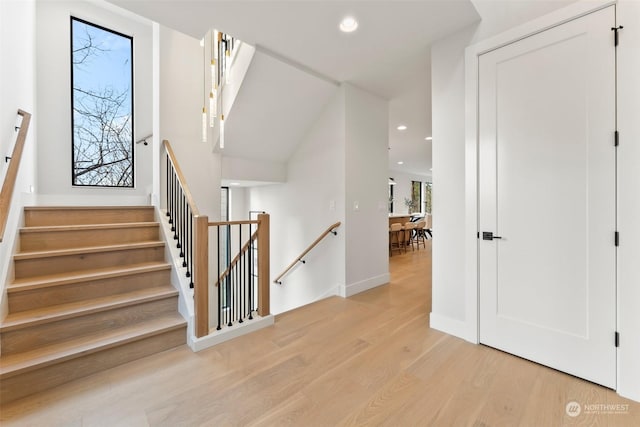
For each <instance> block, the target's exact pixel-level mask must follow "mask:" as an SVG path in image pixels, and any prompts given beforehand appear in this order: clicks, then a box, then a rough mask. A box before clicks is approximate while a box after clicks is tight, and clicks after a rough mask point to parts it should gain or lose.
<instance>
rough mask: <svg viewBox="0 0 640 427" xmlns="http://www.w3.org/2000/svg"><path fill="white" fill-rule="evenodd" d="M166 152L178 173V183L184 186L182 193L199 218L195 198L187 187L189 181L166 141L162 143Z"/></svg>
mask: <svg viewBox="0 0 640 427" xmlns="http://www.w3.org/2000/svg"><path fill="white" fill-rule="evenodd" d="M162 144H163V145H164V148H165V150H166V151H167V155H168V156H169V160H171V164H172V165H173V169H174V170H175V171H176V175H177V176H178V181H180V184H182V191H183V192H184V195H185V197H186V198H187V203H189V206H191V210H192V211H193V215H195V216H198V215H200V214H199V213H198V207H197V206H196V203H195V201H194V200H193V196H191V191H190V190H189V186H188V185H187V180H186V179H185V177H184V174H183V173H182V169H180V165H179V164H178V159H177V158H176V156H175V154H173V149H172V148H171V143H170V142H169V141H167V140H166V139H165V140H163V141H162Z"/></svg>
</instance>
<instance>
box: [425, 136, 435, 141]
mask: <svg viewBox="0 0 640 427" xmlns="http://www.w3.org/2000/svg"><path fill="white" fill-rule="evenodd" d="M432 139H433V137H432V136H428V137H426V138H425V139H424V140H425V141H431V140H432Z"/></svg>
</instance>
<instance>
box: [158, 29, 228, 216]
mask: <svg viewBox="0 0 640 427" xmlns="http://www.w3.org/2000/svg"><path fill="white" fill-rule="evenodd" d="M202 54H203V48H202V47H200V41H199V40H197V39H194V38H193V37H190V36H187V35H184V34H182V33H179V32H177V31H173V30H171V29H169V28H166V27H161V28H160V140H163V139H166V140H169V142H170V143H171V147H172V148H173V151H174V153H175V155H176V157H177V159H178V163H179V165H180V167H181V169H182V172H183V173H184V175H185V179H186V181H187V185H188V186H189V189H190V190H191V193H192V195H193V198H194V200H195V203H196V205H197V207H198V210H199V211H200V214H202V215H207V216H209V220H210V221H217V220H219V219H220V170H221V167H220V156H219V155H218V154H216V153H214V152H213V151H212V144H211V141H208V142H202V104H203V91H202V90H203V89H202V73H203V61H202ZM207 102H208V101H207ZM164 176H165V175H164V173H163V174H162V177H161V179H162V180H164V179H165V178H164ZM163 182H164V181H163ZM161 200H163V204H162V206H165V205H164V196H163V195H161Z"/></svg>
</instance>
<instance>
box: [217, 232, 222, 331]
mask: <svg viewBox="0 0 640 427" xmlns="http://www.w3.org/2000/svg"><path fill="white" fill-rule="evenodd" d="M216 238H217V240H218V246H216V247H217V250H216V258H218V262H217V264H218V269H217V270H216V281H217V282H218V286H217V288H218V326H217V327H216V330H218V331H219V330H220V329H222V328H221V327H220V316H221V312H222V310H221V308H220V307H222V296H221V292H220V287H221V286H222V283H220V282H219V280H220V226H216Z"/></svg>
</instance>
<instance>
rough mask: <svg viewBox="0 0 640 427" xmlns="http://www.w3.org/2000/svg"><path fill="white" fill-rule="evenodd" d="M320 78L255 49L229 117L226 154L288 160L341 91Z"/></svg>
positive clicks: (226, 128) (226, 125)
mask: <svg viewBox="0 0 640 427" xmlns="http://www.w3.org/2000/svg"><path fill="white" fill-rule="evenodd" d="M336 90H337V86H336V84H335V83H332V82H329V81H326V80H324V79H321V78H318V77H315V76H313V75H311V74H309V73H307V72H305V71H303V70H300V69H299V68H296V67H295V66H292V65H289V64H287V63H284V62H282V61H281V60H279V59H277V58H274V57H273V56H271V55H270V54H268V53H265V52H263V51H262V50H261V49H260V47H257V48H256V52H255V54H254V56H253V61H252V63H251V66H250V67H249V71H248V72H247V75H246V77H245V79H244V81H243V83H242V88H241V89H240V92H239V93H238V96H237V98H236V100H235V102H234V104H233V107H232V109H231V111H230V113H229V116H228V118H227V120H226V122H225V135H226V138H225V148H224V150H223V154H224V155H225V156H233V157H244V158H250V159H265V160H270V161H286V160H288V159H289V157H290V156H291V154H292V153H293V151H294V150H295V148H296V146H297V145H298V144H299V143H300V141H301V140H302V138H303V137H304V134H305V132H306V131H307V130H308V129H309V127H310V126H311V124H313V123H314V121H315V118H316V117H317V116H318V115H319V114H320V112H321V110H322V109H323V108H324V106H325V105H326V104H327V102H328V101H329V99H330V98H331V96H332V95H333V94H334V93H335V92H336Z"/></svg>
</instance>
